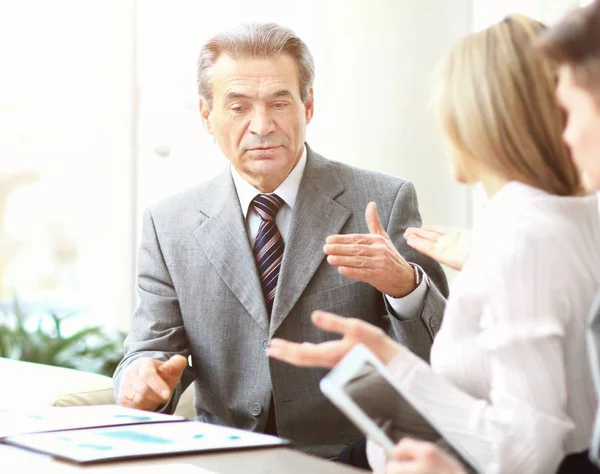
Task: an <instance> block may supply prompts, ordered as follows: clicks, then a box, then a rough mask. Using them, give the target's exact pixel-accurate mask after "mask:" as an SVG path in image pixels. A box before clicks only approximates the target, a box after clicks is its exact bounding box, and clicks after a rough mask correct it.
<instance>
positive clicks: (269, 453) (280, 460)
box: [0, 445, 367, 474]
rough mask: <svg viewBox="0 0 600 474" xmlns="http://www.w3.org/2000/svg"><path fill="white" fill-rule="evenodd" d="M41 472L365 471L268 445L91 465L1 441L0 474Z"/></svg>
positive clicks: (280, 473) (328, 473)
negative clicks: (67, 460)
mask: <svg viewBox="0 0 600 474" xmlns="http://www.w3.org/2000/svg"><path fill="white" fill-rule="evenodd" d="M28 468H34V470H35V468H39V469H40V471H39V472H43V473H44V474H58V473H61V474H62V473H65V474H70V473H80V474H81V473H82V472H88V473H89V474H104V473H106V474H125V473H139V474H358V473H362V474H365V473H366V472H367V471H364V470H361V469H357V468H352V467H349V466H345V465H343V464H339V463H335V462H332V461H326V460H324V459H321V458H318V457H315V456H310V455H308V454H304V453H301V452H299V451H295V450H293V449H290V448H267V449H252V450H240V451H231V452H226V453H211V454H208V453H205V454H196V455H183V456H168V457H157V458H152V459H145V460H144V459H140V460H131V461H117V462H110V463H99V464H92V465H87V466H83V465H77V464H73V463H69V462H63V461H59V460H55V459H52V458H51V457H49V456H44V455H40V454H36V453H32V452H29V451H26V450H23V449H18V448H15V447H12V446H7V445H0V471H1V472H2V473H3V474H22V473H23V472H32V471H31V470H30V469H28Z"/></svg>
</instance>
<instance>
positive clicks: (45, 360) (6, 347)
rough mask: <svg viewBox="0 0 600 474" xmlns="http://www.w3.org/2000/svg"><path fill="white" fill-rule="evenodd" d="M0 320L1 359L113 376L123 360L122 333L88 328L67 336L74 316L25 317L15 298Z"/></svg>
mask: <svg viewBox="0 0 600 474" xmlns="http://www.w3.org/2000/svg"><path fill="white" fill-rule="evenodd" d="M1 316H2V317H1V318H0V357H6V358H9V359H17V360H23V361H27V362H37V363H40V364H47V365H55V366H59V367H68V368H72V369H78V370H85V371H87V372H95V373H99V374H103V375H108V376H112V374H113V373H114V370H115V368H116V366H117V364H118V363H119V361H120V360H121V358H122V357H123V340H124V339H125V333H124V332H122V331H110V330H107V329H105V328H103V327H101V326H88V327H84V328H81V329H78V330H76V331H72V332H71V333H68V332H67V331H65V329H64V323H65V321H68V320H71V319H72V317H73V316H74V315H73V314H67V315H63V316H60V315H58V314H56V313H54V312H48V313H44V314H42V315H39V316H28V315H27V314H26V313H25V311H24V310H23V305H22V303H21V301H20V300H19V298H18V297H16V296H15V297H14V299H13V304H12V309H11V310H10V311H9V312H5V313H4V314H2V315H1Z"/></svg>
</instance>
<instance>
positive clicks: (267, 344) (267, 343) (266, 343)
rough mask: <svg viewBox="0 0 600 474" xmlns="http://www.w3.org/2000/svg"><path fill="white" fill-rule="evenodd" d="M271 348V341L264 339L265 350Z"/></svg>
mask: <svg viewBox="0 0 600 474" xmlns="http://www.w3.org/2000/svg"><path fill="white" fill-rule="evenodd" d="M268 348H269V341H268V340H267V339H265V340H264V341H263V350H265V351H266V350H267V349H268Z"/></svg>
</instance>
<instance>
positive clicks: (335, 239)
mask: <svg viewBox="0 0 600 474" xmlns="http://www.w3.org/2000/svg"><path fill="white" fill-rule="evenodd" d="M377 240H380V238H379V237H375V236H373V235H370V234H336V235H330V236H329V237H327V240H326V241H325V243H327V244H360V245H370V244H372V243H374V242H376V241H377Z"/></svg>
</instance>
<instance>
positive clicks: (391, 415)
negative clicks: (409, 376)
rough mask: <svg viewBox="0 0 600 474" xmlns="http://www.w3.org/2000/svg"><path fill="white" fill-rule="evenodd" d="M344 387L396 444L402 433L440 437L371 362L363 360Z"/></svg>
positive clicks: (434, 439)
mask: <svg viewBox="0 0 600 474" xmlns="http://www.w3.org/2000/svg"><path fill="white" fill-rule="evenodd" d="M343 388H344V391H345V392H346V394H347V395H348V396H349V397H350V398H351V399H352V401H354V403H356V405H357V406H358V407H359V408H360V409H361V410H362V411H363V412H364V413H365V414H366V415H367V416H368V417H369V418H370V419H371V420H373V421H374V422H375V423H376V424H377V426H379V427H380V428H381V430H382V431H383V432H384V433H385V434H386V435H387V437H388V438H389V439H390V440H391V441H392V442H393V443H394V444H396V443H397V442H398V441H399V440H400V439H401V438H402V437H403V436H412V437H416V438H419V439H423V440H427V441H437V440H438V439H439V438H440V437H441V435H440V434H439V433H438V432H437V430H436V429H435V428H434V427H433V426H432V425H431V424H430V423H429V422H428V421H427V420H425V419H424V418H423V417H422V416H421V415H420V414H419V413H418V412H417V411H416V410H415V409H414V408H413V407H412V405H411V404H410V403H409V402H408V401H407V400H406V399H405V398H404V397H403V396H402V394H401V393H400V392H398V390H396V388H395V387H394V386H393V385H392V384H391V383H390V382H388V380H387V379H386V378H385V377H384V376H383V375H381V374H380V373H379V372H378V371H377V369H376V368H375V366H374V365H373V364H371V363H370V362H368V361H365V362H363V365H362V366H361V367H360V368H359V369H358V370H357V371H356V373H355V375H354V376H353V377H352V378H350V379H349V380H348V381H347V382H346V383H345V385H344V387H343Z"/></svg>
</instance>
